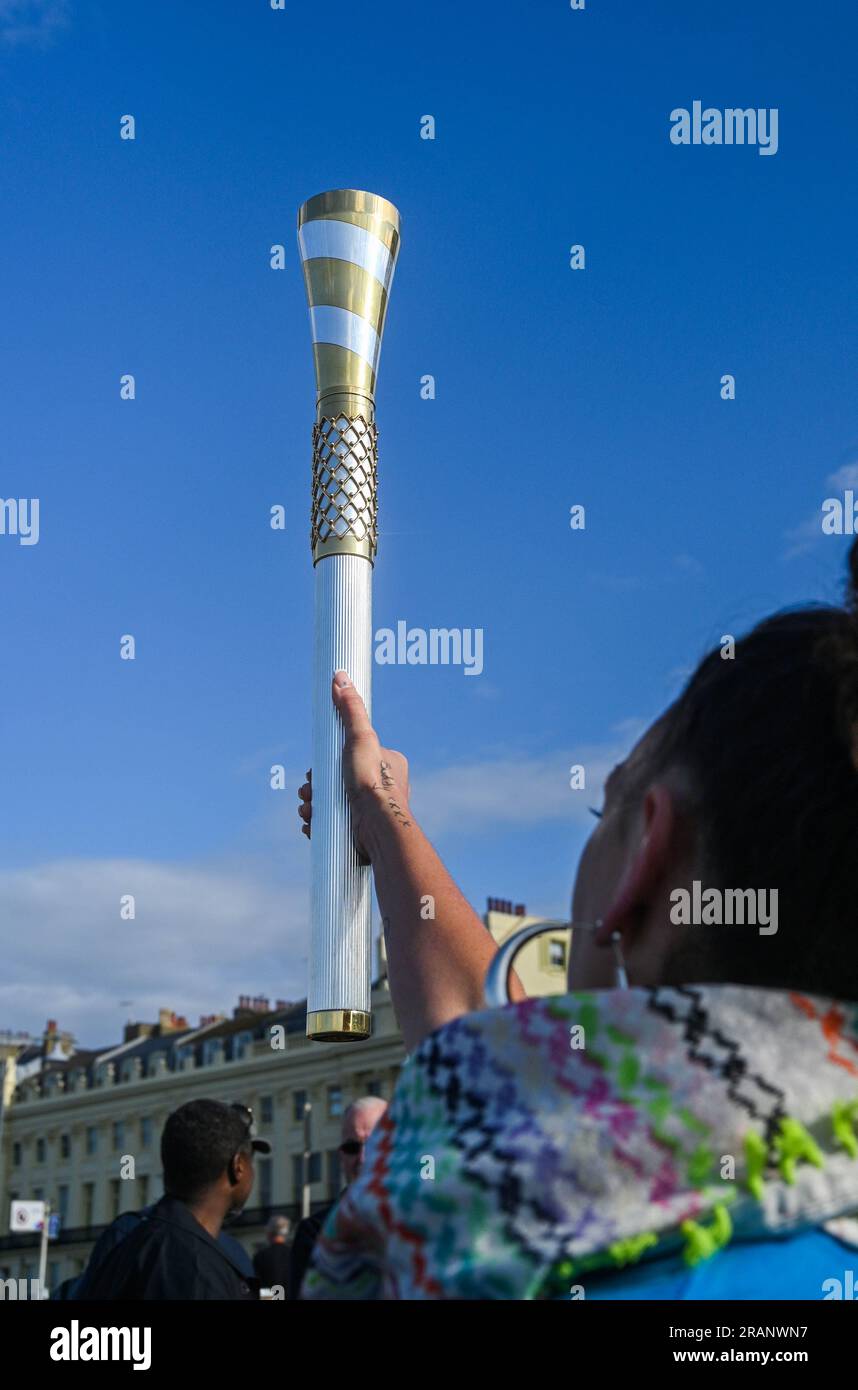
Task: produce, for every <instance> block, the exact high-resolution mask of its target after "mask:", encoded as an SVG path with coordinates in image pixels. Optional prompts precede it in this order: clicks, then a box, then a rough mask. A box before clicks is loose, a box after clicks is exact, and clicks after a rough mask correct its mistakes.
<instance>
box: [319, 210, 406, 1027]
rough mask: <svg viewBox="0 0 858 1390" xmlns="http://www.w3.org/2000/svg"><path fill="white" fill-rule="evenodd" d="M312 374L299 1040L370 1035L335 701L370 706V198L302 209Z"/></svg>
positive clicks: (362, 914)
mask: <svg viewBox="0 0 858 1390" xmlns="http://www.w3.org/2000/svg"><path fill="white" fill-rule="evenodd" d="M298 244H299V247H300V250H301V259H302V261H303V265H304V281H305V284H306V287H307V299H308V301H309V305H310V326H311V330H312V335H313V358H314V362H315V368H316V390H317V396H316V423H315V425H314V426H313V481H312V507H311V535H310V544H311V547H312V552H313V565H314V567H315V642H314V658H313V827H312V828H313V833H312V837H311V841H310V845H311V860H312V870H311V872H312V905H311V925H310V981H309V988H308V992H307V1036H308V1037H309V1038H314V1039H316V1040H317V1041H321V1042H338V1041H341V1040H342V1039H346V1038H354V1039H361V1038H366V1037H368V1036H369V1034H370V1032H371V1025H372V1019H371V1012H370V988H371V976H372V970H371V966H372V960H371V952H372V940H371V912H372V884H371V871H370V869H369V867H368V866H366V865H364V864H361V863H360V861H359V859H358V856H357V853H356V851H355V848H354V843H353V841H352V834H351V824H350V819H349V808H348V803H347V800H346V796H345V791H344V787H343V772H342V748H343V730H342V724H341V722H340V718H339V715H338V714H337V712H336V710H335V709H334V706H333V703H332V700H331V680H332V677H333V674H334V672H335V671H337V670H344V671H347V672H348V673H349V675H350V676H351V679H352V681H353V682H354V684H355V686H356V687H357V690H358V692H359V693H360V695H361V696H362V697H363V700H364V703H365V704H366V707H367V710H371V697H372V568H373V564H374V561H375V554H376V545H377V535H378V533H377V515H378V498H377V458H378V454H377V439H378V431H377V429H376V425H375V383H376V376H377V373H378V358H379V352H380V350H381V337H382V332H383V330H384V320H385V315H386V313H387V301H388V298H389V295H390V287H391V283H392V281H393V271H394V268H395V265H396V257H397V254H398V251H399V213H398V212H397V210H396V208H395V207H394V206H393V204H392V203H389V202H387V200H386V199H385V198H380V197H378V196H377V195H376V194H375V193H363V192H359V191H357V190H356V189H352V188H347V189H336V190H334V191H332V192H330V193H319V194H318V195H317V196H316V197H315V198H311V199H310V200H309V202H306V203H304V205H303V207H301V209H300V210H299V212H298Z"/></svg>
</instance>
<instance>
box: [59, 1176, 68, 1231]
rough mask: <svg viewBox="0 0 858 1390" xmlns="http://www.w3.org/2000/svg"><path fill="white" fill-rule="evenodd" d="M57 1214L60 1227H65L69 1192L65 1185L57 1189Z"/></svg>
mask: <svg viewBox="0 0 858 1390" xmlns="http://www.w3.org/2000/svg"><path fill="white" fill-rule="evenodd" d="M57 1214H58V1216H59V1218H60V1227H63V1226H65V1225H67V1223H68V1216H69V1190H68V1188H67V1187H66V1186H65V1184H63V1185H62V1186H61V1187H58V1188H57Z"/></svg>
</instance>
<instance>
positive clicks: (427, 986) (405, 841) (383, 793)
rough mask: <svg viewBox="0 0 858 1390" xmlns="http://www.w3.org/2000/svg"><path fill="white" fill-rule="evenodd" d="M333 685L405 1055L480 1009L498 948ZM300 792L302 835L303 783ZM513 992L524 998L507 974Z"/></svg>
mask: <svg viewBox="0 0 858 1390" xmlns="http://www.w3.org/2000/svg"><path fill="white" fill-rule="evenodd" d="M332 691H333V699H334V704H335V705H336V707H337V709H338V710H339V713H340V716H341V718H342V721H343V727H344V729H345V735H346V737H345V745H344V749H343V777H344V779H345V784H346V792H347V794H348V797H349V803H350V806H351V814H352V829H353V833H354V838H355V843H356V844H357V847H358V850H359V852H360V853H361V854H362V855H364V857H365V858H366V859H367V860H368V861H369V862H370V863H371V864H372V870H373V876H374V878H375V890H376V893H377V895H378V902H379V907H380V908H381V916H382V922H383V925H384V938H385V944H386V947H387V967H388V975H389V979H390V993H391V997H392V999H393V1007H394V1010H395V1012H396V1017H397V1020H398V1023H399V1026H400V1028H401V1030H402V1035H403V1038H404V1039H405V1046H406V1048H407V1049H408V1051H409V1052H411V1051H413V1049H414V1048H415V1047H416V1046H417V1045H418V1044H419V1043H420V1042H422V1040H423V1038H425V1037H426V1035H427V1034H428V1033H431V1032H432V1030H433V1029H435V1028H439V1027H440V1026H441V1024H443V1023H449V1022H450V1020H451V1019H454V1018H458V1017H459V1015H460V1014H464V1013H470V1012H472V1011H473V1010H475V1009H479V1008H481V1007H483V1002H484V1001H483V981H484V980H485V975H486V970H487V969H488V966H489V962H490V961H491V959H492V957H493V956H494V954H495V952H496V950H497V947H496V946H495V943H494V941H493V940H492V938H491V936H490V935H489V933H488V932H487V931H486V928H485V927H484V925H483V923H482V922H481V921H480V918H479V917H478V916H477V914H476V913H475V912H474V910H473V908H472V907H471V906H470V904H469V903H468V902H467V901H466V899H465V898H464V897H463V895H462V893H461V892H460V891H459V889H458V888H457V887H456V885H455V883H454V882H453V880H452V878H451V877H450V875H449V873H448V872H447V870H446V869H445V867H444V865H443V864H442V862H441V860H440V859H439V857H438V855H437V854H436V853H435V850H434V849H433V848H432V845H431V844H430V843H429V841H428V839H427V838H426V836H425V835H424V833H423V831H422V830H421V829H420V826H419V825H418V824H417V822H416V821H415V819H414V816H413V814H412V812H411V808H410V805H409V786H408V763H407V761H406V759H405V758H404V757H403V756H402V754H401V753H396V752H394V751H393V750H392V749H389V748H382V746H381V744H380V742H379V740H378V736H377V735H376V733H375V730H374V729H373V727H372V725H371V723H370V721H369V716H368V715H367V712H366V707H365V706H364V703H363V700H362V699H361V697H360V695H359V694H358V692H357V690H356V689H355V687H354V686H353V685H352V683H351V681H350V680H349V678H348V676H347V675H346V674H345V672H343V671H338V672H337V674H336V675H335V677H334V682H333V686H332ZM299 795H300V797H301V801H302V805H301V807H300V809H299V815H300V816H301V818H302V819H303V821H304V827H303V829H304V833H305V834H307V835H309V833H310V822H311V815H312V792H311V784H310V783H309V782H307V783H305V785H304V786H303V787H302V788H301V790H300V792H299ZM512 994H513V998H517V999H523V998H524V997H525V994H524V990H523V989H522V987H521V985H520V983H519V981H518V980H517V978H515V977H513V980H512Z"/></svg>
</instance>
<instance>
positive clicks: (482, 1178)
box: [303, 986, 858, 1299]
mask: <svg viewBox="0 0 858 1390" xmlns="http://www.w3.org/2000/svg"><path fill="white" fill-rule="evenodd" d="M856 1126H858V1006H856V1005H854V1004H842V1003H839V1002H837V1001H835V1000H830V999H818V998H807V997H804V996H799V995H794V994H788V993H785V992H781V991H770V990H759V989H746V988H741V987H738V986H709V987H703V988H694V989H673V988H670V989H658V990H655V991H646V990H639V989H635V990H628V991H605V992H604V993H594V994H587V995H584V994H573V995H566V996H562V997H552V998H548V999H534V1000H528V1001H526V1002H524V1003H521V1004H516V1005H510V1006H508V1007H507V1008H504V1009H498V1010H492V1011H490V1012H485V1013H479V1014H472V1015H468V1016H465V1017H463V1018H461V1019H458V1020H456V1021H455V1022H453V1023H451V1024H448V1025H447V1026H446V1027H444V1028H442V1029H440V1030H439V1031H437V1032H436V1033H434V1034H432V1035H431V1036H430V1037H429V1038H428V1039H426V1041H425V1042H424V1043H423V1044H422V1046H421V1047H420V1048H419V1049H418V1050H417V1051H416V1052H415V1053H414V1055H413V1056H412V1057H411V1058H410V1059H409V1060H408V1062H407V1063H406V1065H405V1067H404V1068H403V1071H402V1074H401V1076H400V1080H399V1083H398V1086H397V1089H396V1093H395V1095H394V1098H393V1101H392V1104H391V1106H390V1109H389V1111H388V1113H387V1115H386V1116H385V1117H384V1119H383V1120H382V1122H381V1124H380V1125H379V1127H378V1129H377V1130H376V1132H375V1134H374V1135H373V1137H372V1139H371V1141H370V1144H369V1146H368V1149H367V1156H366V1163H365V1167H364V1171H363V1173H362V1174H361V1177H360V1178H359V1179H358V1180H357V1181H356V1182H355V1183H354V1184H353V1185H352V1186H351V1187H350V1188H349V1189H348V1191H347V1192H346V1193H345V1194H344V1196H343V1198H342V1199H341V1201H340V1202H339V1204H338V1206H337V1207H336V1208H335V1210H334V1211H333V1212H332V1214H331V1216H330V1217H329V1219H328V1221H327V1223H326V1226H325V1228H324V1231H323V1233H322V1235H321V1237H320V1239H319V1242H318V1244H317V1247H316V1252H315V1256H314V1265H313V1268H312V1269H311V1271H310V1272H309V1273H308V1275H307V1278H306V1280H305V1283H304V1289H303V1296H304V1297H307V1298H317V1299H324V1298H373V1297H376V1298H409V1299H436V1298H501V1299H532V1298H538V1297H551V1296H554V1295H555V1294H556V1293H557V1292H558V1291H562V1290H563V1289H564V1288H565V1289H568V1287H569V1284H570V1281H571V1280H572V1279H579V1280H583V1282H584V1285H585V1286H586V1276H587V1273H588V1272H589V1271H594V1270H601V1269H605V1268H617V1267H620V1266H622V1265H624V1264H626V1263H628V1262H629V1261H630V1260H634V1259H638V1258H645V1259H650V1258H653V1257H655V1256H658V1255H661V1254H664V1253H667V1252H669V1251H673V1252H677V1253H679V1252H684V1255H685V1258H686V1260H687V1261H688V1262H689V1263H693V1262H695V1261H696V1260H698V1259H700V1258H708V1257H713V1258H717V1250H718V1249H719V1248H720V1247H721V1246H723V1244H724V1243H726V1240H727V1239H729V1237H730V1234H731V1233H732V1234H733V1235H739V1236H742V1237H745V1238H753V1237H754V1236H757V1237H764V1236H771V1235H772V1234H777V1233H787V1232H790V1231H795V1230H799V1229H801V1228H803V1227H808V1226H813V1225H818V1224H820V1223H822V1222H824V1221H826V1220H829V1219H831V1218H834V1217H837V1216H840V1215H843V1214H844V1213H846V1212H849V1211H851V1210H853V1209H856V1208H858V1140H856V1138H855V1132H854V1131H855V1127H856ZM725 1175H726V1176H725ZM703 1223H709V1224H703Z"/></svg>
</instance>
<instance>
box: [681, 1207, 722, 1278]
mask: <svg viewBox="0 0 858 1390" xmlns="http://www.w3.org/2000/svg"><path fill="white" fill-rule="evenodd" d="M679 1229H680V1231H681V1232H682V1234H683V1235H684V1236H685V1249H684V1251H683V1252H682V1258H683V1259H684V1261H685V1263H686V1264H687V1265H690V1266H691V1267H692V1269H693V1268H694V1266H695V1265H699V1264H701V1263H702V1262H703V1260H709V1259H711V1258H712V1256H713V1255H715V1254H716V1253H717V1252H718V1251H719V1250H723V1248H724V1246H725V1245H726V1244H727V1242H728V1241H729V1239H730V1237H731V1236H732V1234H733V1223H732V1221H731V1220H730V1213H729V1212H728V1210H727V1208H726V1207H725V1206H724V1203H723V1202H719V1203H718V1205H717V1206H715V1207H713V1208H712V1225H711V1226H701V1225H700V1223H699V1222H698V1221H683V1222H682V1225H681V1226H680V1228H679Z"/></svg>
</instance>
